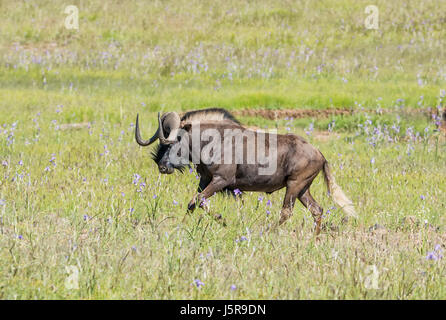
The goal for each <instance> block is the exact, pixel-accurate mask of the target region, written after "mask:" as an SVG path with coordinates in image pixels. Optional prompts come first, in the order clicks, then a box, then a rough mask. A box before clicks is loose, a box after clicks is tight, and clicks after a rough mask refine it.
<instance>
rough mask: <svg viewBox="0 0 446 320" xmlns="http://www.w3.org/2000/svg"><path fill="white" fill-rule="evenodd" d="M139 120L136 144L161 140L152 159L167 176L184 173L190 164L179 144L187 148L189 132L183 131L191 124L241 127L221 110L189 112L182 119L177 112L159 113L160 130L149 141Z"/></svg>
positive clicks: (148, 143)
mask: <svg viewBox="0 0 446 320" xmlns="http://www.w3.org/2000/svg"><path fill="white" fill-rule="evenodd" d="M138 120H139V119H138V115H137V116H136V128H135V138H136V142H137V143H138V144H139V145H140V146H143V147H145V146H148V145H150V144H152V143H154V142H155V141H156V140H158V139H159V141H160V144H159V145H158V147H157V148H156V149H155V150H154V151H153V152H152V158H153V160H154V161H155V162H156V163H157V165H158V169H159V171H160V173H166V174H171V173H173V172H174V169H178V170H180V171H182V170H183V169H184V167H185V166H186V165H187V163H188V159H185V158H182V157H181V152H180V151H181V150H180V145H179V143H181V144H182V145H181V146H183V147H187V145H188V140H187V139H184V140H182V137H184V134H186V131H188V130H182V129H186V127H189V129H190V124H191V123H194V122H207V121H214V122H222V121H225V122H231V123H234V124H237V125H240V122H238V120H237V119H235V118H234V116H233V115H232V114H231V113H230V112H228V111H226V110H224V109H220V108H209V109H202V110H194V111H189V112H186V113H185V114H183V115H182V117H181V118H180V116H179V115H178V113H176V112H167V113H165V114H163V115H162V116H160V114H159V113H158V129H157V130H156V132H155V134H154V135H153V136H152V137H151V138H150V139H149V140H142V139H141V136H140V131H139V121H138ZM166 136H167V138H166ZM183 143H184V145H183ZM173 160H175V161H173Z"/></svg>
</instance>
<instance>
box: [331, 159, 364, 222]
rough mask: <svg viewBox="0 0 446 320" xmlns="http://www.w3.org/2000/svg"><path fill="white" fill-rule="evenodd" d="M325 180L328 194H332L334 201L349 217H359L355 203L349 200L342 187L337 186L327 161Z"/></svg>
mask: <svg viewBox="0 0 446 320" xmlns="http://www.w3.org/2000/svg"><path fill="white" fill-rule="evenodd" d="M323 171H324V179H325V183H326V185H327V189H328V192H329V193H330V195H331V197H332V198H333V201H334V202H335V203H336V204H337V205H338V206H340V207H341V208H342V210H344V212H345V213H346V214H347V215H348V216H349V217H355V218H357V217H358V214H357V213H356V211H355V207H354V206H353V202H352V201H351V200H350V199H349V198H347V196H346V195H345V193H344V191H342V189H341V187H339V186H338V185H337V184H336V181H335V179H334V176H333V175H332V174H331V172H330V167H329V166H328V162H327V161H325V163H324V167H323Z"/></svg>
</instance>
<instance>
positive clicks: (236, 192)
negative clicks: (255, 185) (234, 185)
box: [234, 189, 242, 196]
mask: <svg viewBox="0 0 446 320" xmlns="http://www.w3.org/2000/svg"><path fill="white" fill-rule="evenodd" d="M234 194H235V195H236V196H238V195H240V194H242V192H241V191H240V189H235V190H234Z"/></svg>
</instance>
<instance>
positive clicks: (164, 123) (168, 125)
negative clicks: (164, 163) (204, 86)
mask: <svg viewBox="0 0 446 320" xmlns="http://www.w3.org/2000/svg"><path fill="white" fill-rule="evenodd" d="M180 122H181V120H180V116H179V115H178V113H176V112H168V113H166V114H163V116H162V117H160V114H159V112H158V126H159V128H160V129H161V130H159V139H160V142H161V143H162V144H172V143H175V142H176V141H177V134H178V130H179V128H180ZM164 130H166V131H167V130H168V131H169V136H168V137H167V139H166V138H165V136H164Z"/></svg>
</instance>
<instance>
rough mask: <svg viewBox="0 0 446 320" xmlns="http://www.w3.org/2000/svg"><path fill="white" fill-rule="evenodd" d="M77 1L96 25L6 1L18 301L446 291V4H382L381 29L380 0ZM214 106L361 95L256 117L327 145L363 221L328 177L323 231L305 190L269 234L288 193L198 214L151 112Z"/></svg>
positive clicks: (248, 197)
mask: <svg viewBox="0 0 446 320" xmlns="http://www.w3.org/2000/svg"><path fill="white" fill-rule="evenodd" d="M72 4H74V5H76V6H78V8H79V30H67V29H66V28H65V27H64V20H65V18H66V16H67V15H66V14H64V8H65V6H66V5H67V3H66V2H65V1H32V0H30V1H12V0H2V1H0V21H1V24H0V298H1V299H60V298H62V299H67V298H71V299H111V298H124V299H219V298H227V299H446V277H445V276H446V270H445V261H446V259H445V258H443V255H444V251H445V250H446V248H445V243H446V216H445V213H446V165H445V163H446V141H445V137H444V134H443V133H441V132H440V131H439V130H438V126H439V124H440V119H439V118H437V117H436V116H435V114H436V112H437V111H438V110H440V109H442V108H444V107H445V104H446V102H445V101H444V99H446V92H445V89H446V64H445V61H446V52H445V49H446V43H445V42H446V28H445V23H446V14H445V11H444V10H442V8H444V7H445V5H446V2H445V1H437V0H432V1H409V2H407V1H383V0H380V1H375V3H374V4H375V5H376V6H377V7H378V8H379V17H380V24H379V29H378V30H368V29H366V28H365V27H364V19H365V18H366V16H367V14H366V13H365V12H364V10H365V7H366V6H367V5H369V4H370V3H369V1H353V0H348V1H347V0H342V1H328V0H327V1H317V2H316V1H266V0H265V1H263V0H261V1H255V2H253V1H240V0H238V1H235V0H230V1H224V2H223V1H221V2H216V1H183V0H180V1H151V2H144V1H136V0H134V1H125V2H123V1H99V0H94V1H72ZM211 106H212V107H215V106H217V107H224V108H227V109H229V110H233V111H234V112H238V111H240V110H241V109H271V110H273V109H312V110H325V109H337V108H342V109H352V110H354V111H355V113H354V114H352V115H337V116H331V117H314V118H302V119H294V118H286V119H285V118H283V119H282V118H279V119H276V120H268V119H264V118H261V117H252V116H251V117H248V116H240V120H241V121H242V122H243V123H245V124H247V125H250V126H256V127H261V128H264V127H268V128H274V127H277V128H278V130H279V132H293V133H296V134H299V135H302V136H304V137H305V138H306V139H307V140H308V141H310V142H311V143H312V144H314V145H315V146H317V147H318V148H319V149H320V150H321V151H322V153H323V154H324V155H325V157H326V158H327V159H328V161H329V162H330V163H331V166H332V171H333V173H334V175H335V177H336V180H337V182H338V184H339V185H340V186H341V187H342V188H343V190H344V191H345V192H346V193H347V194H348V195H349V197H350V198H351V199H352V200H353V202H354V203H355V205H356V207H357V211H358V212H359V216H360V217H359V219H358V220H357V221H351V222H349V223H348V224H343V223H342V222H341V220H342V217H343V215H342V212H341V211H340V210H339V209H338V208H335V207H334V203H333V202H332V201H331V200H330V199H329V198H328V197H327V195H326V189H325V186H324V184H323V179H322V178H321V177H318V178H317V179H316V180H315V183H314V184H313V188H312V193H313V195H314V196H315V198H316V200H317V201H318V202H319V203H321V205H323V207H324V208H325V212H326V213H325V216H326V217H325V221H327V222H328V223H330V224H331V225H333V226H335V227H336V228H337V229H336V230H325V231H323V233H322V234H321V237H320V238H321V239H320V241H316V240H315V238H314V236H313V232H312V230H313V222H312V218H311V215H310V213H309V212H308V211H307V210H306V209H304V207H303V206H301V205H300V204H299V203H297V204H296V207H295V209H294V215H293V217H292V218H291V219H290V220H289V221H288V222H287V223H286V224H284V225H283V226H281V227H280V228H279V229H278V230H277V231H275V232H266V229H267V228H268V226H269V225H270V224H272V223H274V222H276V221H277V220H278V219H279V211H280V208H281V205H282V199H283V196H284V190H281V191H279V192H276V193H274V194H271V195H266V194H261V193H246V194H245V195H244V196H243V198H242V199H233V198H232V197H227V196H224V195H217V196H215V197H212V198H211V199H210V207H211V209H212V210H213V211H216V212H219V213H221V214H222V215H223V216H224V217H225V219H226V222H227V226H226V227H223V226H221V225H220V224H218V223H217V222H215V221H214V220H213V219H212V218H211V217H210V216H208V215H206V214H205V213H204V211H202V210H197V211H195V212H194V214H193V215H191V216H190V217H188V218H187V219H186V221H185V222H184V223H182V219H183V216H184V214H185V211H186V207H187V203H188V202H189V200H190V199H191V197H192V195H193V194H194V192H195V189H196V186H197V185H198V180H197V176H196V172H194V171H192V172H186V173H184V174H180V173H175V174H174V175H170V176H165V175H160V174H159V172H158V169H157V167H156V165H155V163H154V162H153V161H152V160H151V159H150V157H149V155H150V150H148V149H150V148H146V149H143V148H140V147H139V146H138V145H137V144H136V142H135V141H134V137H133V134H134V121H135V117H136V113H139V114H140V116H141V118H142V121H143V122H142V130H143V133H144V137H148V136H149V135H151V134H152V133H153V132H154V131H155V130H156V113H157V112H158V111H162V112H163V111H172V110H175V111H184V110H190V109H198V108H205V107H211ZM67 124H68V125H70V124H85V125H83V126H82V127H81V128H80V129H73V128H71V127H70V126H67ZM259 197H260V198H259ZM268 200H269V202H268ZM76 277H77V280H78V281H76ZM73 284H77V286H76V285H73Z"/></svg>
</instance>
